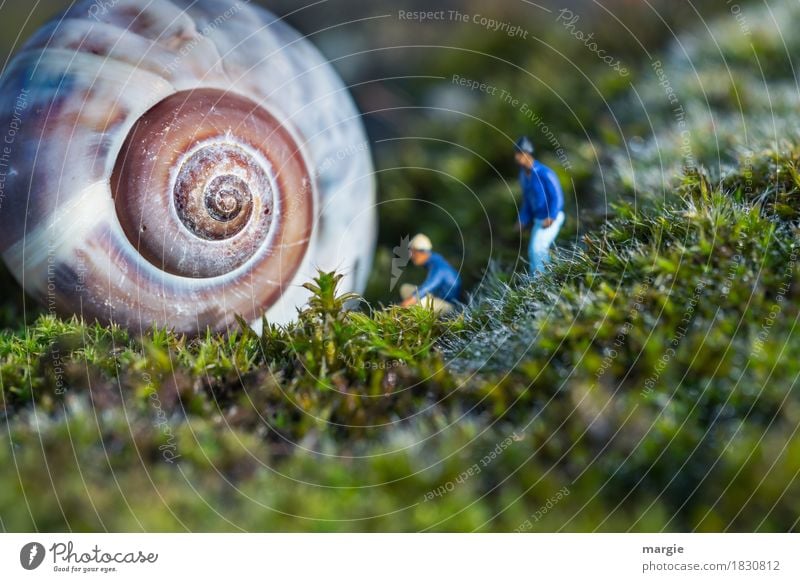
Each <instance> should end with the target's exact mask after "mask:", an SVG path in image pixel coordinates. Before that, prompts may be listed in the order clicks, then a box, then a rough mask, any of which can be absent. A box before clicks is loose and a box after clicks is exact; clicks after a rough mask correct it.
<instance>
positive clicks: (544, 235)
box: [531, 212, 564, 272]
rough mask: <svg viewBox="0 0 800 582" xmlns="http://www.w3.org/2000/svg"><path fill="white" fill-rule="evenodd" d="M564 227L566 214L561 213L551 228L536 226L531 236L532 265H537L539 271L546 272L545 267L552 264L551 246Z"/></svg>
mask: <svg viewBox="0 0 800 582" xmlns="http://www.w3.org/2000/svg"><path fill="white" fill-rule="evenodd" d="M537 222H538V221H537ZM563 225H564V213H563V212H559V213H558V216H557V217H556V218H555V220H554V221H553V224H551V225H550V226H549V227H547V228H542V227H541V224H537V225H536V226H534V232H533V233H532V234H531V257H532V259H531V264H532V265H535V268H536V270H537V271H540V272H541V271H544V266H545V265H546V264H547V263H549V262H550V246H551V245H552V244H553V242H555V240H556V237H557V236H558V233H559V231H560V230H561V227H562V226H563ZM537 227H538V228H537Z"/></svg>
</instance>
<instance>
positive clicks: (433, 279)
mask: <svg viewBox="0 0 800 582" xmlns="http://www.w3.org/2000/svg"><path fill="white" fill-rule="evenodd" d="M409 251H410V254H411V262H412V263H414V264H415V265H416V266H417V267H425V268H426V269H427V270H428V276H427V278H426V279H425V281H424V282H423V283H422V285H420V286H419V287H417V286H416V285H409V284H405V285H401V286H400V297H401V298H402V299H403V302H402V303H401V305H402V306H403V307H409V306H411V305H416V304H418V303H419V304H422V305H423V306H425V307H428V308H429V309H433V310H434V312H436V313H439V314H445V313H449V312H451V311H452V310H453V309H454V308H455V303H457V302H459V301H460V300H461V277H459V275H458V271H456V270H455V269H454V268H453V267H452V266H451V265H450V264H449V263H448V262H447V261H446V260H445V259H444V257H443V256H442V255H440V254H439V253H434V252H433V244H432V243H431V239H429V238H428V237H427V236H425V235H424V234H418V235H417V236H415V237H414V238H413V239H411V242H410V243H409Z"/></svg>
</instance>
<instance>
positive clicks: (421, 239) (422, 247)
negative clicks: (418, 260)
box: [408, 234, 433, 252]
mask: <svg viewBox="0 0 800 582" xmlns="http://www.w3.org/2000/svg"><path fill="white" fill-rule="evenodd" d="M408 248H410V249H411V250H412V251H423V252H429V251H430V250H431V249H433V243H431V239H429V238H428V237H427V236H425V235H424V234H418V235H417V236H415V237H414V238H412V239H411V242H410V243H409V245H408Z"/></svg>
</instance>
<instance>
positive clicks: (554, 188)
mask: <svg viewBox="0 0 800 582" xmlns="http://www.w3.org/2000/svg"><path fill="white" fill-rule="evenodd" d="M544 191H545V192H544V195H545V197H546V199H547V218H546V219H544V220H543V221H542V226H543V227H544V228H549V227H550V226H551V225H552V224H553V222H555V219H556V218H557V217H558V213H559V212H560V210H559V209H560V208H563V205H564V192H563V190H562V189H561V183H560V182H559V181H558V176H557V175H556V174H555V172H553V173H550V174H549V175H548V177H547V180H546V181H545V184H544Z"/></svg>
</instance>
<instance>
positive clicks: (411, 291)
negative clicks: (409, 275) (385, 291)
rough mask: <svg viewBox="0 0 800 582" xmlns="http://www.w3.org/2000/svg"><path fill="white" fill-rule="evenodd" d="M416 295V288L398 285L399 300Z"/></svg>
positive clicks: (408, 284)
mask: <svg viewBox="0 0 800 582" xmlns="http://www.w3.org/2000/svg"><path fill="white" fill-rule="evenodd" d="M416 294H417V286H416V285H412V284H411V283H403V284H402V285H400V299H403V300H406V299H408V298H409V297H413V296H415V295H416Z"/></svg>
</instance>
